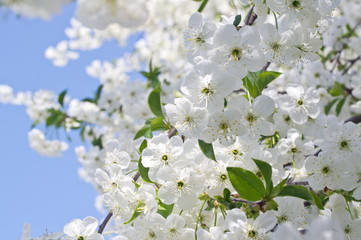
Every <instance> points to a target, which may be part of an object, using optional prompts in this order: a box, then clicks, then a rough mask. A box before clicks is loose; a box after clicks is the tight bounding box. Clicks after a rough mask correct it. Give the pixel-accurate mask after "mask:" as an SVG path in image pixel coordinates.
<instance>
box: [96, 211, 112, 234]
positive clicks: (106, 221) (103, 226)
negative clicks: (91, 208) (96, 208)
mask: <svg viewBox="0 0 361 240" xmlns="http://www.w3.org/2000/svg"><path fill="white" fill-rule="evenodd" d="M112 216H113V212H112V211H110V212H109V213H108V215H107V216H106V217H105V219H104V221H103V222H102V224H100V226H99V230H98V233H100V234H102V233H103V231H104V228H105V226H106V225H107V223H108V222H109V220H110V218H111V217H112Z"/></svg>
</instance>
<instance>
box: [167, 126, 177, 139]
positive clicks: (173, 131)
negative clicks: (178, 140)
mask: <svg viewBox="0 0 361 240" xmlns="http://www.w3.org/2000/svg"><path fill="white" fill-rule="evenodd" d="M177 132H178V130H177V129H176V128H172V130H170V132H169V133H168V138H172V137H173V136H174V135H176V133H177Z"/></svg>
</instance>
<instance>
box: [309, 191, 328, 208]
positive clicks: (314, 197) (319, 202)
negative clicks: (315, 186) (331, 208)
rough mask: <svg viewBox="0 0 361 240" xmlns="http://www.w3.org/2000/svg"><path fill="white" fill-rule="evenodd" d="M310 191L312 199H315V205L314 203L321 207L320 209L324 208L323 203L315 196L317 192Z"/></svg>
mask: <svg viewBox="0 0 361 240" xmlns="http://www.w3.org/2000/svg"><path fill="white" fill-rule="evenodd" d="M310 192H311V194H312V197H313V199H314V201H315V205H316V206H317V207H318V208H319V209H321V210H323V209H325V208H324V207H323V204H322V201H321V199H320V198H319V197H318V196H317V194H316V193H314V192H313V191H310Z"/></svg>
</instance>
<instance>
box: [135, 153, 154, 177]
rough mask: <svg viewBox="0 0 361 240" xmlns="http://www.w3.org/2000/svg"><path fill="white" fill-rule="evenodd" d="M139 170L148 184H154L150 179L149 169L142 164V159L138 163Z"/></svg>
mask: <svg viewBox="0 0 361 240" xmlns="http://www.w3.org/2000/svg"><path fill="white" fill-rule="evenodd" d="M138 170H139V174H140V176H141V177H142V179H143V180H144V181H145V182H147V183H153V182H152V180H150V179H149V175H148V172H149V168H146V167H144V166H143V164H142V157H140V158H139V161H138Z"/></svg>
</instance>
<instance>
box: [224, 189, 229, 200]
mask: <svg viewBox="0 0 361 240" xmlns="http://www.w3.org/2000/svg"><path fill="white" fill-rule="evenodd" d="M223 197H224V199H226V200H227V201H231V191H229V189H228V188H225V189H224V190H223Z"/></svg>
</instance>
